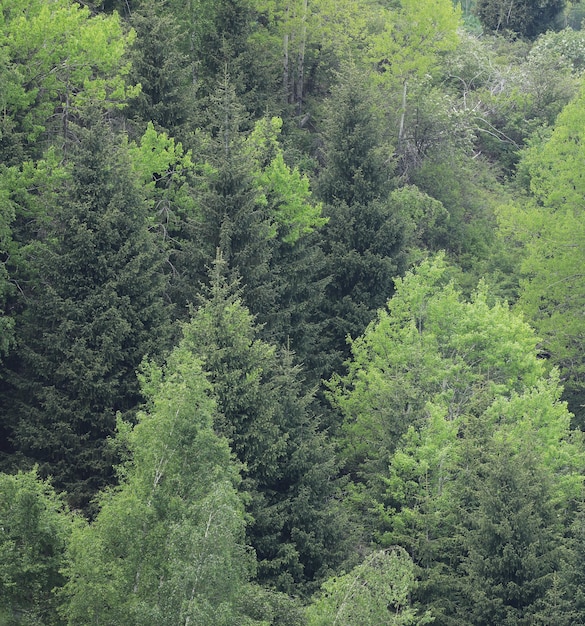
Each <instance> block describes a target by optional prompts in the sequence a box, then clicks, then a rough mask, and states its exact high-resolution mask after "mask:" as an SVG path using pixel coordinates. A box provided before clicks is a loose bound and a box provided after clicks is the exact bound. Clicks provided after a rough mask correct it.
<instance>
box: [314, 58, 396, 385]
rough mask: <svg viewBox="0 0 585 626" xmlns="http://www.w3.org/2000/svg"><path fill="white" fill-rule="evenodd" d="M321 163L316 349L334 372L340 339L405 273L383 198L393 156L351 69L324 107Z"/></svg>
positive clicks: (357, 327) (392, 209)
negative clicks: (321, 266) (322, 279)
mask: <svg viewBox="0 0 585 626" xmlns="http://www.w3.org/2000/svg"><path fill="white" fill-rule="evenodd" d="M324 134H325V136H324V143H325V152H324V159H325V168H324V170H323V172H322V173H321V175H320V178H319V181H318V184H317V189H318V191H319V193H320V196H321V197H322V199H323V200H324V201H325V202H326V205H325V215H326V217H328V218H329V222H328V224H327V225H326V226H324V228H323V231H322V233H323V234H322V248H323V252H324V254H325V275H328V276H329V282H328V284H327V286H326V290H325V302H324V304H323V307H322V319H323V323H324V330H323V332H322V336H321V341H320V343H319V344H318V345H319V350H320V351H321V352H322V353H324V355H326V358H328V359H329V363H328V364H327V366H326V371H327V373H328V374H329V373H331V372H332V371H339V369H340V367H341V363H342V361H343V358H344V357H346V356H347V355H348V348H347V345H346V338H347V336H348V335H350V336H352V337H354V338H355V337H357V336H358V335H360V334H361V333H362V332H363V330H364V329H365V327H366V326H367V324H368V323H369V322H370V321H371V320H372V319H373V317H374V316H375V312H376V310H377V309H378V308H379V307H381V306H383V305H384V303H385V302H386V301H387V300H388V298H389V297H390V296H391V295H392V290H393V279H394V277H395V276H397V275H398V274H400V273H401V272H402V271H403V270H404V265H405V261H406V257H405V249H404V248H405V240H404V237H405V221H404V219H403V217H402V214H401V212H400V208H399V206H397V205H396V204H394V203H393V202H392V201H391V199H390V198H389V195H388V194H389V193H390V190H391V178H392V173H393V161H392V158H391V156H390V155H391V150H390V147H389V146H388V145H387V144H386V143H385V142H384V130H383V125H382V123H381V118H380V115H379V113H378V112H377V110H376V108H375V102H374V99H373V94H372V92H371V91H370V90H369V89H368V87H367V83H366V82H365V80H364V78H363V76H360V75H359V73H358V71H357V69H356V68H350V70H349V71H348V72H347V75H345V76H343V77H342V78H341V79H340V82H339V85H338V86H337V88H336V90H334V93H333V95H332V98H331V101H330V102H329V104H328V107H327V122H326V124H325V133H324Z"/></svg>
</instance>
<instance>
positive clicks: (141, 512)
mask: <svg viewBox="0 0 585 626" xmlns="http://www.w3.org/2000/svg"><path fill="white" fill-rule="evenodd" d="M141 381H142V385H143V391H144V393H145V395H146V397H147V398H148V409H147V410H146V411H145V412H141V413H140V414H139V415H138V423H137V424H136V426H134V427H132V426H131V425H130V424H128V423H124V422H120V423H119V425H118V435H117V441H118V442H119V444H120V445H123V446H124V447H125V448H126V449H127V454H128V456H129V459H128V461H127V462H126V463H125V464H124V465H123V466H122V467H121V468H120V480H121V483H120V486H119V487H118V488H116V489H112V490H110V491H107V492H105V493H104V494H103V495H102V496H101V497H100V511H99V514H98V515H97V517H96V519H95V521H94V522H92V523H91V524H89V525H85V526H82V527H80V528H79V529H78V530H77V532H76V533H75V534H74V535H73V537H72V540H71V547H70V551H69V559H70V562H69V565H68V567H67V569H66V573H67V575H68V579H69V582H68V584H67V585H66V587H65V592H64V597H65V598H66V600H67V602H66V603H65V604H64V606H63V609H62V611H63V615H64V617H66V618H67V623H69V624H97V623H100V624H112V626H113V625H114V624H116V625H125V624H136V625H138V624H144V623H157V624H161V625H166V624H168V625H169V626H170V625H172V624H178V623H183V624H188V623H190V622H194V623H198V624H203V623H205V624H210V625H218V626H219V625H226V626H227V625H228V624H234V625H235V624H252V623H258V622H253V621H251V620H247V619H246V617H245V616H244V615H242V614H241V613H240V611H239V604H240V603H241V599H242V595H243V594H245V593H246V585H247V582H246V581H247V579H248V577H249V576H250V574H251V573H252V571H253V570H252V568H253V558H252V554H251V553H250V552H249V550H248V549H247V548H246V546H245V545H244V514H243V507H242V503H241V500H240V498H239V497H238V495H237V493H236V486H237V483H238V480H239V477H238V466H237V465H236V464H235V463H234V461H233V459H232V458H231V454H230V451H229V447H228V445H227V441H226V440H225V439H224V438H223V437H221V436H219V435H217V434H215V432H214V430H213V424H214V420H215V414H216V407H215V404H214V401H213V400H212V398H211V394H210V391H211V390H210V385H209V383H208V382H207V380H206V378H205V374H204V373H203V371H202V369H201V365H200V363H199V361H198V360H197V359H196V358H194V357H193V355H192V353H191V351H190V350H189V349H188V348H187V347H186V346H185V345H184V344H182V345H180V346H179V347H177V348H176V349H175V350H174V351H173V352H172V354H171V356H170V357H169V359H168V361H167V364H166V366H165V367H164V368H163V369H161V368H158V367H157V366H156V365H154V364H146V365H145V367H144V370H143V374H142V376H141Z"/></svg>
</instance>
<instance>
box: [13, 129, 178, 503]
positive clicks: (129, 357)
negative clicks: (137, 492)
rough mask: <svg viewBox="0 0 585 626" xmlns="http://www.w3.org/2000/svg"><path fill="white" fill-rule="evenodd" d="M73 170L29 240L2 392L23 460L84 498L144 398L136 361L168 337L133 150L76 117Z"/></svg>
mask: <svg viewBox="0 0 585 626" xmlns="http://www.w3.org/2000/svg"><path fill="white" fill-rule="evenodd" d="M76 134H77V137H78V144H77V148H76V153H75V155H74V157H73V162H72V163H71V164H70V165H72V167H71V173H70V176H69V178H68V179H66V181H65V182H64V185H63V187H62V189H61V191H60V192H59V193H58V196H57V200H56V204H55V205H54V206H52V207H51V208H50V213H49V216H48V219H47V220H46V222H45V223H43V226H44V227H45V229H46V230H45V232H44V233H42V235H41V236H42V239H41V240H40V241H38V242H36V243H35V244H34V245H33V246H29V247H28V248H27V252H28V253H27V258H26V262H27V268H28V272H29V274H28V276H32V277H33V279H32V280H31V282H30V283H29V285H27V286H26V292H25V293H24V294H23V295H24V298H23V311H22V314H21V315H20V318H19V320H18V333H17V340H18V343H19V350H18V353H17V354H15V355H14V356H13V358H12V359H11V360H10V362H9V363H8V364H7V365H8V369H9V372H8V374H7V377H6V378H7V380H6V384H5V389H4V392H3V394H2V405H3V412H4V415H5V416H6V422H7V429H8V431H9V433H10V434H9V439H10V441H11V443H12V446H13V452H14V458H15V459H16V462H17V463H19V464H27V463H29V462H30V463H32V462H35V463H38V464H39V466H40V470H41V472H42V474H43V475H44V476H48V475H51V476H52V477H53V478H54V481H55V485H56V486H58V488H59V489H62V490H66V491H67V492H68V497H69V501H70V503H71V504H72V505H73V506H75V507H85V506H87V504H88V501H89V500H90V499H91V497H92V496H93V495H95V493H96V491H97V490H98V489H99V488H100V487H102V486H103V485H104V484H105V483H107V482H108V481H109V480H110V479H111V477H112V473H111V460H112V459H111V455H110V453H109V452H108V447H107V445H106V438H107V437H108V436H109V435H111V434H112V432H113V428H114V422H115V415H116V412H117V411H120V412H122V413H128V412H131V411H133V410H134V408H135V407H136V405H137V403H138V402H139V393H138V386H137V381H136V377H135V370H136V368H137V367H138V365H139V364H140V362H141V360H142V358H143V357H144V355H145V354H147V353H149V354H152V355H156V354H161V353H162V352H164V351H165V350H166V349H167V347H168V346H167V340H166V337H167V336H168V331H169V322H168V315H167V310H166V306H165V304H164V302H163V299H162V294H163V292H164V280H165V279H164V275H163V272H162V267H161V266H162V256H161V254H160V251H159V250H158V249H157V247H156V245H155V244H154V241H153V236H152V235H151V233H150V232H149V230H148V228H147V222H146V213H145V212H146V206H145V204H144V202H143V200H142V197H141V194H140V193H139V190H138V189H137V187H136V185H135V184H134V182H133V180H132V178H131V175H130V171H131V170H130V167H129V161H128V159H127V155H126V153H125V151H124V149H123V148H122V147H121V146H120V143H119V141H118V139H117V138H116V137H115V136H114V135H113V134H112V133H111V131H110V130H109V128H108V127H107V125H105V124H104V123H102V122H100V121H94V122H92V123H90V124H89V126H88V127H86V128H81V127H78V128H77V129H76Z"/></svg>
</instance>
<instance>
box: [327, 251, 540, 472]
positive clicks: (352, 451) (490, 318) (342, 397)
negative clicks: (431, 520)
mask: <svg viewBox="0 0 585 626" xmlns="http://www.w3.org/2000/svg"><path fill="white" fill-rule="evenodd" d="M536 343H537V339H536V337H535V336H534V334H533V332H532V330H531V329H530V328H529V327H528V325H527V324H526V323H525V322H523V321H522V320H521V319H520V318H518V317H517V316H515V315H513V314H512V313H511V312H510V311H509V309H508V308H507V307H506V306H504V305H502V304H500V303H490V301H489V297H488V294H487V293H486V292H485V290H484V291H480V292H478V293H477V294H476V296H475V298H474V300H473V302H464V301H462V298H461V295H460V293H459V292H458V291H457V289H456V288H455V286H454V285H453V284H452V283H449V273H448V268H447V266H446V264H445V262H444V260H443V259H442V257H438V258H437V259H435V260H433V261H425V262H423V263H422V264H421V265H420V267H419V268H418V269H417V271H416V272H415V273H408V274H407V275H406V276H405V278H404V279H397V280H396V294H395V296H394V297H393V298H392V299H391V300H390V301H389V303H388V309H387V310H386V311H384V310H382V311H380V312H379V315H378V319H377V320H376V321H374V322H372V324H371V325H370V326H369V327H368V329H367V331H366V333H365V334H364V335H363V337H360V338H359V339H357V340H355V341H354V342H353V344H352V354H353V358H352V360H351V361H350V363H349V373H348V375H347V376H345V377H339V376H336V377H334V378H333V380H332V383H331V390H332V391H333V396H332V399H333V400H334V402H335V403H336V404H337V405H338V406H339V408H340V409H341V410H342V412H343V414H344V416H345V429H346V432H347V434H348V445H349V447H348V449H347V455H348V462H350V466H352V467H353V464H354V463H355V462H358V463H361V462H363V460H364V458H369V459H375V458H385V456H384V455H385V454H386V453H387V452H388V451H392V450H394V448H395V446H396V444H397V442H398V440H399V438H400V436H401V435H402V434H404V433H405V432H406V431H407V429H408V427H409V425H410V424H414V425H415V426H416V425H417V424H420V423H421V420H422V419H424V416H425V414H426V410H427V409H426V406H427V402H429V401H431V400H432V401H433V402H434V403H437V402H438V403H439V405H440V406H442V407H444V408H445V410H446V411H447V414H448V416H449V419H455V418H457V417H458V416H460V415H463V414H465V413H467V412H468V411H469V410H470V409H471V407H474V411H478V410H481V409H485V408H487V406H488V404H489V402H491V401H492V400H493V399H494V398H495V397H496V396H497V395H501V394H509V393H511V392H512V391H515V390H521V389H522V388H523V387H524V386H530V385H533V384H535V383H536V381H537V380H538V379H539V377H540V376H542V375H543V372H544V367H543V365H542V363H541V362H540V361H539V360H538V359H537V357H536ZM379 455H381V457H379Z"/></svg>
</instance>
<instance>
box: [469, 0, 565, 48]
mask: <svg viewBox="0 0 585 626" xmlns="http://www.w3.org/2000/svg"><path fill="white" fill-rule="evenodd" d="M565 5H566V0H540V1H539V2H524V1H523V0H513V1H512V2H509V1H508V0H477V6H476V12H477V15H478V17H479V20H480V22H481V23H482V25H483V27H484V28H485V29H486V30H488V31H492V32H501V33H504V34H507V35H508V36H511V37H515V36H520V37H527V38H529V39H533V38H535V37H536V36H537V35H539V34H540V33H543V32H545V31H547V30H549V29H550V28H551V26H553V25H554V21H555V18H556V17H557V16H558V15H559V14H560V13H561V12H562V11H563V9H564V8H565Z"/></svg>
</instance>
